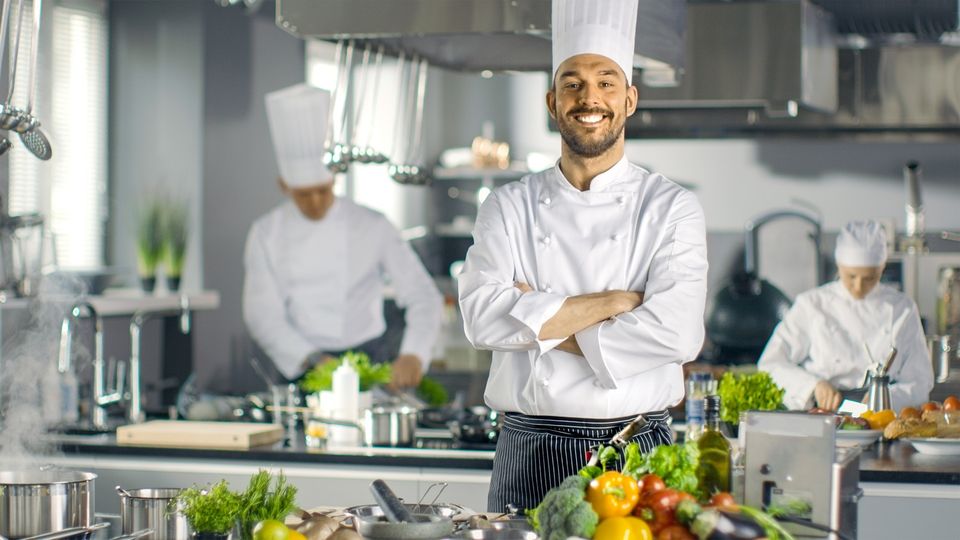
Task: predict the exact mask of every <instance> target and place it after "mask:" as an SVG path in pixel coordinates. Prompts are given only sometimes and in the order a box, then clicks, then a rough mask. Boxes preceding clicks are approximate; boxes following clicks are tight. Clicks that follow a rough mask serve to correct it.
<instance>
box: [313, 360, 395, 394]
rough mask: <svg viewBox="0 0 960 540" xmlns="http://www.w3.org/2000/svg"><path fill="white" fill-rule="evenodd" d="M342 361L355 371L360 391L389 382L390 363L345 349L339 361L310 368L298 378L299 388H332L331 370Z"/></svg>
mask: <svg viewBox="0 0 960 540" xmlns="http://www.w3.org/2000/svg"><path fill="white" fill-rule="evenodd" d="M342 362H350V365H352V366H353V369H355V370H356V371H357V375H358V376H359V378H360V391H361V392H366V391H367V390H370V389H371V388H373V387H374V386H376V385H378V384H387V383H389V382H390V377H391V376H392V375H393V369H392V366H391V365H390V364H374V363H372V362H371V361H370V357H369V356H368V355H367V353H365V352H358V351H347V352H345V353H343V356H341V357H340V362H325V363H322V364H317V365H316V366H314V367H313V368H312V369H310V371H308V372H307V373H306V374H304V376H303V379H301V380H300V389H301V390H303V391H304V392H308V393H313V392H320V391H322V390H330V389H332V388H333V372H334V371H336V369H337V368H338V367H340V364H341V363H342Z"/></svg>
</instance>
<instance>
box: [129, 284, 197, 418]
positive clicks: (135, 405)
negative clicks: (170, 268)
mask: <svg viewBox="0 0 960 540" xmlns="http://www.w3.org/2000/svg"><path fill="white" fill-rule="evenodd" d="M159 315H180V331H181V332H183V334H184V335H186V334H189V333H190V299H189V298H188V297H187V295H185V294H183V295H180V308H179V309H176V308H174V309H162V310H155V311H149V310H138V311H137V312H136V313H134V314H133V317H131V318H130V404H129V406H128V407H127V420H128V421H129V422H131V423H140V422H143V421H144V420H145V418H146V416H145V414H144V412H143V399H142V396H141V388H140V336H141V332H142V330H143V325H144V324H145V323H146V322H147V321H148V320H150V319H151V318H153V317H156V316H159Z"/></svg>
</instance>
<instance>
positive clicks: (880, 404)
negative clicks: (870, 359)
mask: <svg viewBox="0 0 960 540" xmlns="http://www.w3.org/2000/svg"><path fill="white" fill-rule="evenodd" d="M864 401H865V402H866V403H867V407H868V408H869V409H870V410H871V411H882V410H884V409H889V408H890V376H889V375H886V374H884V375H877V374H876V373H873V372H872V371H871V372H869V373H867V396H866V399H865V400H864Z"/></svg>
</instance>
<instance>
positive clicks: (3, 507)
mask: <svg viewBox="0 0 960 540" xmlns="http://www.w3.org/2000/svg"><path fill="white" fill-rule="evenodd" d="M96 477H97V475H95V474H93V473H88V472H78V471H61V470H36V471H32V470H26V471H0V535H3V536H5V537H7V538H10V539H11V540H13V539H17V538H25V537H27V536H36V535H40V534H44V533H49V532H56V531H61V530H63V529H69V528H73V527H89V526H90V525H91V524H92V523H93V513H94V499H93V494H94V491H93V487H94V479H95V478H96Z"/></svg>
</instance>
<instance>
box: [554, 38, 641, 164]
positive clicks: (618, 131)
mask: <svg viewBox="0 0 960 540" xmlns="http://www.w3.org/2000/svg"><path fill="white" fill-rule="evenodd" d="M553 82H554V86H553V88H552V89H551V90H550V91H549V92H548V93H547V109H548V110H549V111H550V116H552V117H553V118H554V120H556V121H557V126H558V127H559V129H560V137H561V138H562V139H563V143H564V145H565V147H566V148H567V149H569V150H570V151H571V152H573V153H574V154H576V155H578V156H581V157H585V158H596V157H599V156H601V155H603V154H604V153H606V152H608V151H610V150H611V149H612V148H617V147H619V148H621V150H622V146H623V126H624V124H625V123H626V121H627V117H628V116H630V115H632V114H633V113H634V111H635V110H636V108H637V88H636V87H635V86H627V78H626V76H625V75H624V73H623V71H622V70H621V69H620V66H618V65H617V63H616V62H614V61H613V60H611V59H609V58H607V57H606V56H601V55H598V54H578V55H576V56H572V57H570V58H568V59H566V60H564V62H563V63H562V64H560V67H559V68H557V74H556V78H555V79H554V81H553Z"/></svg>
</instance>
